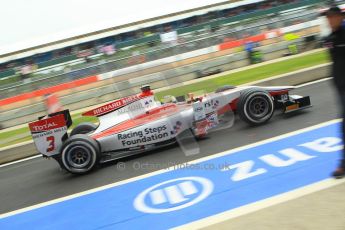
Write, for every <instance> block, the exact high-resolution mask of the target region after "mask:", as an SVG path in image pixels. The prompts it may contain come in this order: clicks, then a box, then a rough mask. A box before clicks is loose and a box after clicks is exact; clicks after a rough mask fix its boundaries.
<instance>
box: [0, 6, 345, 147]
mask: <svg viewBox="0 0 345 230" xmlns="http://www.w3.org/2000/svg"><path fill="white" fill-rule="evenodd" d="M17 1H18V0H17ZM22 2H23V1H22ZM24 2H25V1H24ZM140 2H141V1H140ZM163 2H165V3H163ZM188 2H189V3H188V4H187V5H183V6H182V5H181V4H176V2H175V4H174V1H172V0H169V1H152V3H147V4H146V6H145V7H146V8H142V7H144V6H140V4H142V3H140V4H139V3H138V4H139V5H135V6H133V5H132V6H126V7H127V8H126V7H124V6H122V4H126V3H122V2H117V6H114V5H112V6H108V5H106V4H102V1H100V4H98V5H100V7H97V8H92V7H91V9H88V10H87V11H85V12H83V13H81V12H79V11H78V10H77V9H78V5H77V4H76V3H73V4H72V3H71V9H73V10H72V11H70V12H71V14H72V16H73V17H75V18H77V19H78V20H76V21H81V22H82V24H77V23H75V21H73V22H72V21H71V23H70V24H71V25H72V27H66V28H65V29H66V31H65V32H64V30H62V29H61V28H60V27H59V26H58V24H56V23H57V22H56V21H55V22H54V23H52V24H47V23H48V22H49V20H47V22H46V24H42V25H41V26H39V27H35V24H31V26H32V28H30V30H29V31H31V33H32V32H33V31H35V30H39V31H40V32H42V30H44V31H45V33H46V34H43V33H42V34H40V33H36V34H34V35H32V37H25V33H24V32H23V31H25V30H27V28H21V27H20V25H23V24H20V23H19V22H16V23H17V24H15V25H16V26H11V21H10V20H11V19H8V21H4V20H3V22H2V23H3V24H6V25H4V28H5V26H6V28H9V30H11V28H12V30H19V33H18V34H17V35H16V34H15V33H14V34H11V31H10V32H9V33H8V36H6V34H3V35H2V37H5V38H3V39H2V40H0V124H1V128H2V129H5V128H8V127H13V126H18V125H20V124H26V123H27V122H30V121H32V120H35V119H37V117H38V116H40V115H42V114H45V113H46V111H47V97H48V96H49V95H51V94H54V95H55V96H56V97H57V98H58V101H59V102H58V103H59V105H61V106H62V107H64V108H68V109H70V110H73V111H74V110H75V111H79V110H80V109H83V108H86V107H89V106H94V105H97V104H100V103H105V102H107V101H109V100H114V99H116V98H119V97H121V96H127V95H129V94H133V93H136V92H138V90H139V86H140V85H143V84H150V85H151V86H152V88H153V89H157V88H161V87H167V86H169V87H171V86H174V85H178V84H181V82H185V81H189V80H192V79H196V78H202V77H205V76H208V75H212V74H217V73H222V72H225V71H228V70H231V69H235V68H239V67H244V66H247V65H251V64H256V63H260V62H264V61H269V60H273V59H277V58H279V57H284V56H290V55H296V54H299V53H302V52H305V51H309V50H312V49H317V48H320V47H321V46H322V39H323V38H324V37H325V36H326V35H327V34H328V33H329V31H328V29H327V24H326V21H325V19H324V18H322V17H320V16H319V15H320V12H321V11H322V10H324V9H325V8H327V7H328V6H329V5H330V4H336V5H339V6H340V7H341V8H342V9H345V5H344V3H345V1H334V2H333V1H319V0H267V1H265V0H231V1H207V0H205V1H188ZM35 4H36V5H34V7H36V11H34V12H32V13H31V14H32V15H31V16H30V14H29V15H28V16H27V18H25V17H20V16H21V12H22V11H20V10H19V9H18V10H17V11H16V10H15V9H14V10H13V11H9V12H12V13H16V14H15V15H17V16H16V17H20V20H24V21H25V20H27V21H29V22H30V17H33V18H34V14H35V12H40V11H41V12H42V9H43V8H39V6H40V5H39V4H45V5H46V6H45V7H48V8H49V11H48V12H42V14H41V15H36V14H35V17H36V18H35V20H36V21H41V22H44V21H45V17H48V16H47V15H49V13H50V12H51V14H53V15H59V11H60V12H61V11H63V10H64V9H66V10H67V8H68V7H69V5H68V3H67V5H63V6H61V5H60V6H59V8H56V9H55V8H54V7H55V6H54V5H50V6H47V3H42V1H41V2H40V1H35ZM37 4H38V5H37ZM183 4H184V3H183ZM175 5H176V6H175ZM164 6H165V7H164ZM66 7H67V8H66ZM128 7H135V8H136V10H131V9H130V8H128ZM19 8H20V7H19ZM89 8H90V7H89ZM25 9H26V10H27V11H30V8H25ZM38 9H39V10H38ZM21 10H23V9H21ZM80 10H81V11H82V10H83V7H81V6H80ZM92 12H95V13H94V14H95V17H93V16H94V15H93V13H92ZM96 12H97V13H96ZM112 12H114V13H112ZM79 13H80V15H83V16H84V17H85V18H84V19H83V18H79ZM97 14H99V15H103V14H105V15H107V17H105V18H103V20H108V21H106V23H105V22H104V21H102V23H98V22H96V21H93V19H94V18H97V17H98V16H97ZM13 16H14V15H13V14H12V18H13ZM60 16H61V17H60V18H55V19H56V20H57V21H61V23H62V24H64V25H65V26H66V25H67V26H68V25H69V21H68V17H64V16H63V13H62V14H61V15H60ZM70 16H71V15H70ZM110 16H111V17H110ZM18 23H19V24H18ZM33 23H35V21H33ZM78 25H79V26H78ZM87 25H89V26H87ZM45 27H49V28H48V29H46V30H45ZM55 28H56V29H55ZM59 28H60V29H61V30H60V29H59ZM97 28H98V29H97ZM52 31H56V32H57V33H56V34H58V35H56V34H52ZM49 35H51V36H49ZM53 35H54V36H53ZM11 36H13V38H11ZM35 36H36V37H35ZM14 38H17V39H14ZM18 38H20V39H18ZM11 41H13V42H12V43H11ZM54 100H55V99H54ZM19 127H21V126H19ZM23 127H24V126H23ZM6 142H7V141H6ZM0 144H1V143H0Z"/></svg>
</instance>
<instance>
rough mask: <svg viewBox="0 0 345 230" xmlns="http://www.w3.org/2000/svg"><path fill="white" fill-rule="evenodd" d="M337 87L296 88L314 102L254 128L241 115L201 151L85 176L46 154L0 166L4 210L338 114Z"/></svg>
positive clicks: (165, 152) (176, 151)
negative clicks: (66, 170)
mask: <svg viewBox="0 0 345 230" xmlns="http://www.w3.org/2000/svg"><path fill="white" fill-rule="evenodd" d="M333 92H334V90H333V88H332V85H331V81H324V82H320V83H316V84H312V85H307V86H305V87H301V88H298V89H296V90H294V91H293V93H295V94H300V95H310V96H311V99H312V104H313V107H312V108H310V109H308V110H304V111H300V112H298V113H297V114H293V115H282V114H279V112H277V113H276V114H275V116H274V117H273V118H272V120H271V121H270V122H269V123H268V124H266V125H263V126H259V127H254V128H253V127H248V125H246V124H245V123H244V122H242V121H240V120H239V119H238V118H237V119H236V121H235V125H234V126H233V127H232V128H230V129H226V130H221V131H218V132H214V133H211V134H210V135H209V138H207V139H205V140H202V141H200V142H198V144H199V146H200V150H201V153H200V154H196V155H193V156H185V154H184V153H182V151H181V150H180V148H178V147H177V146H172V147H169V148H166V149H160V150H156V151H152V152H150V153H147V154H144V155H142V156H140V157H131V158H127V159H124V160H121V162H120V163H117V164H116V163H108V164H106V165H104V166H103V167H102V168H101V169H100V170H96V171H94V172H93V173H91V174H88V175H85V176H74V175H70V174H67V173H64V172H62V171H59V168H58V166H57V164H56V162H55V161H53V160H50V161H49V160H45V159H41V158H37V159H33V160H29V161H25V162H21V163H18V164H13V165H9V166H6V167H1V168H0V204H1V205H0V213H1V214H2V213H6V212H9V211H13V210H17V209H20V208H25V207H28V206H31V205H35V204H38V203H41V202H45V201H49V200H52V199H56V198H60V197H63V196H67V195H71V194H74V193H78V192H82V191H85V190H88V189H92V188H96V187H99V186H103V185H107V184H110V183H114V182H117V181H122V180H125V179H129V178H132V177H135V176H139V175H143V174H145V173H149V172H152V171H156V170H159V169H161V168H160V165H161V166H162V167H164V166H165V165H172V164H180V163H183V162H187V161H191V160H195V159H198V158H202V157H205V156H209V155H212V154H215V153H218V152H222V151H225V150H228V149H232V148H236V147H239V146H244V145H247V144H250V143H254V142H257V141H260V140H265V139H268V138H271V137H275V136H277V135H281V134H284V133H287V132H291V131H294V130H298V129H302V128H305V127H309V126H312V125H316V124H319V123H321V122H325V121H329V120H332V119H335V118H338V117H339V116H338V114H339V112H338V106H337V103H338V102H337V101H336V100H335V95H334V93H333Z"/></svg>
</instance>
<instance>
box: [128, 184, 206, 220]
mask: <svg viewBox="0 0 345 230" xmlns="http://www.w3.org/2000/svg"><path fill="white" fill-rule="evenodd" d="M212 191H213V183H212V182H211V181H210V180H208V179H206V178H203V177H182V178H177V179H173V180H168V181H165V182H162V183H159V184H156V185H154V186H151V187H149V188H147V189H146V190H144V191H143V192H141V193H140V194H139V195H138V196H137V197H136V198H135V200H134V203H133V205H134V207H135V209H137V210H138V211H141V212H144V213H165V212H172V211H176V210H179V209H183V208H187V207H189V206H192V205H194V204H196V203H199V202H200V201H202V200H204V199H205V198H207V197H208V196H209V195H210V194H211V193H212Z"/></svg>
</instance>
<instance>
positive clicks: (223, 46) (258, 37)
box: [219, 34, 266, 51]
mask: <svg viewBox="0 0 345 230" xmlns="http://www.w3.org/2000/svg"><path fill="white" fill-rule="evenodd" d="M265 39H266V34H259V35H255V36H252V37H248V38H244V39H241V40H236V41H230V42H223V43H222V44H220V45H219V50H220V51H221V50H226V49H231V48H235V47H239V46H242V45H244V44H245V43H246V42H249V41H251V42H260V41H263V40H265Z"/></svg>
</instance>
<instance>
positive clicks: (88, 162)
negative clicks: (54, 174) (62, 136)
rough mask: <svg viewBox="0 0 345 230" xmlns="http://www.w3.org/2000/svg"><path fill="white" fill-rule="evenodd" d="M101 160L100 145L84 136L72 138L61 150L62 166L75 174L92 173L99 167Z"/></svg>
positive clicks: (79, 135)
mask: <svg viewBox="0 0 345 230" xmlns="http://www.w3.org/2000/svg"><path fill="white" fill-rule="evenodd" d="M99 159H100V148H99V145H98V143H97V142H96V141H95V140H94V139H92V138H91V137H89V136H87V135H84V134H76V135H74V136H71V137H70V138H69V139H68V140H67V141H66V142H65V143H64V145H63V146H62V149H61V165H62V167H63V168H64V169H66V170H67V171H68V172H70V173H73V174H85V173H88V172H90V171H91V170H93V169H94V168H95V167H96V165H98V163H99Z"/></svg>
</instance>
